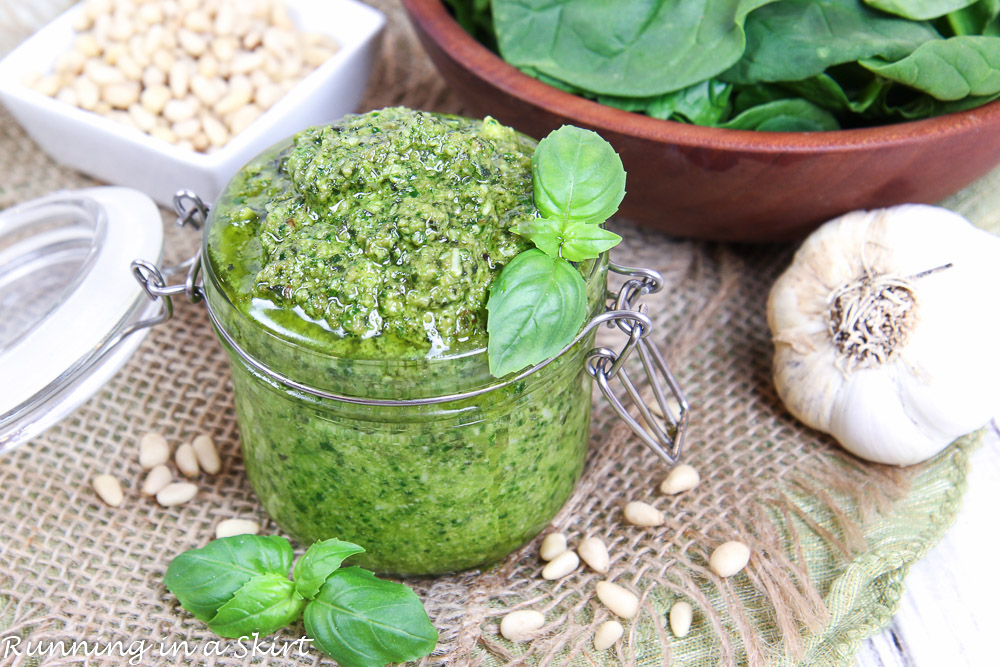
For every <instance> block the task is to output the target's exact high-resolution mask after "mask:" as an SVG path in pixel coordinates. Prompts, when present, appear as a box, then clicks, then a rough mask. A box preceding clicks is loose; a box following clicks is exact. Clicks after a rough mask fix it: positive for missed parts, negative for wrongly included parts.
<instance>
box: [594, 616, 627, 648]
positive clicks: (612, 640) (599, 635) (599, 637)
mask: <svg viewBox="0 0 1000 667" xmlns="http://www.w3.org/2000/svg"><path fill="white" fill-rule="evenodd" d="M623 634H625V628H623V627H622V624H621V623H619V622H618V621H604V622H603V623H601V626H600V627H599V628H597V632H595V633H594V650H595V651H606V650H607V649H609V648H611V647H612V646H614V645H615V644H616V643H618V640H619V639H621V638H622V635H623Z"/></svg>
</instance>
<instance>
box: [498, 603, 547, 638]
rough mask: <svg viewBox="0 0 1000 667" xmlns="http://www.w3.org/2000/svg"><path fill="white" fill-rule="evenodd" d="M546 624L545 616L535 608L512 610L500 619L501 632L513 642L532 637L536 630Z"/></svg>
mask: <svg viewBox="0 0 1000 667" xmlns="http://www.w3.org/2000/svg"><path fill="white" fill-rule="evenodd" d="M543 625H545V616H544V615H543V614H542V612H540V611H535V610H534V609H521V610H519V611H512V612H510V613H509V614H507V615H506V616H504V617H503V620H502V621H500V634H501V635H503V636H504V637H506V638H507V639H509V640H510V641H512V642H523V641H528V640H529V639H531V638H532V637H533V636H534V634H535V631H536V630H538V629H539V628H541V627H542V626H543Z"/></svg>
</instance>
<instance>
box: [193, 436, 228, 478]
mask: <svg viewBox="0 0 1000 667" xmlns="http://www.w3.org/2000/svg"><path fill="white" fill-rule="evenodd" d="M191 447H192V449H194V453H195V456H196V457H198V465H200V466H201V469H202V470H204V471H205V472H207V473H208V474H209V475H215V474H217V473H218V472H219V471H220V470H222V460H221V459H219V450H218V449H216V448H215V441H213V440H212V438H211V437H210V436H207V435H199V436H197V437H196V438H195V439H194V442H192V443H191Z"/></svg>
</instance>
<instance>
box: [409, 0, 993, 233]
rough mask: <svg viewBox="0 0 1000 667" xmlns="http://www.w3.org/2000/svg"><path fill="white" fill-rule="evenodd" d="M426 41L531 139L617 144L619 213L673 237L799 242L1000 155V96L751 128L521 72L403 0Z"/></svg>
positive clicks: (934, 197) (472, 91) (431, 10)
mask: <svg viewBox="0 0 1000 667" xmlns="http://www.w3.org/2000/svg"><path fill="white" fill-rule="evenodd" d="M403 5H404V7H405V8H406V11H407V12H408V13H409V15H410V19H411V21H412V22H413V26H414V28H415V29H416V32H417V35H418V37H419V38H420V41H421V42H422V44H423V46H424V48H425V49H426V50H427V53H428V54H429V55H430V57H431V59H432V60H433V61H434V64H435V65H436V66H437V68H438V70H439V71H440V72H441V74H442V76H444V78H445V79H446V80H447V81H448V83H449V84H450V85H451V86H452V87H453V88H454V89H455V90H456V91H457V92H458V93H459V94H460V95H462V96H463V98H464V99H465V101H466V102H467V103H468V104H469V106H471V107H473V109H474V110H475V111H477V112H478V113H479V114H480V115H487V114H488V115H491V116H493V117H494V118H497V119H498V120H500V121H501V122H503V123H506V124H508V125H511V126H513V127H515V128H517V129H518V130H520V131H522V132H524V133H525V134H528V135H531V136H533V137H539V138H540V137H543V136H545V135H546V134H548V133H549V132H550V131H551V130H554V129H556V128H558V127H560V126H561V125H563V124H572V125H578V126H580V127H587V128H590V129H592V130H595V131H596V132H598V133H599V134H600V135H601V136H603V137H604V138H605V139H607V140H608V141H610V142H611V143H612V144H613V145H614V147H615V149H617V151H618V152H619V153H620V154H621V156H622V161H623V162H624V163H625V169H626V170H627V171H628V184H627V188H628V194H627V195H626V197H625V201H624V202H623V203H622V208H621V213H622V214H623V215H624V216H626V217H629V218H631V219H634V220H636V221H638V222H641V223H643V224H645V225H647V226H649V227H651V228H655V229H659V230H662V231H664V232H667V233H669V234H674V235H677V236H687V237H695V238H703V239H716V240H725V241H776V240H791V239H796V238H801V237H802V236H804V235H806V234H807V233H808V232H809V231H811V230H812V229H814V228H815V227H816V226H817V225H818V224H819V223H821V222H823V221H825V220H828V219H830V218H832V217H835V216H837V215H840V214H841V213H845V212H847V211H851V210H854V209H861V208H877V207H880V206H890V205H893V204H900V203H903V202H924V203H933V202H936V201H939V200H940V199H942V198H944V197H946V196H947V195H950V194H952V193H953V192H955V191H957V190H959V189H960V188H962V187H964V186H966V185H968V184H969V183H971V182H972V181H974V180H976V179H977V178H979V177H980V176H982V175H984V174H985V173H986V172H987V171H989V170H990V169H991V168H992V167H993V166H994V165H996V164H997V163H998V162H1000V101H997V102H992V103H990V104H987V105H985V106H982V107H979V108H977V109H972V110H970V111H963V112H959V113H953V114H948V115H945V116H939V117H937V118H930V119H926V120H919V121H911V122H906V123H897V124H895V125H886V126H883V127H873V128H865V129H857V130H838V131H835V132H787V133H786V132H751V131H744V130H722V129H718V128H711V127H699V126H696V125H686V124H683V123H676V122H672V121H665V120H657V119H655V118H650V117H648V116H644V115H640V114H634V113H629V112H626V111H621V110H619V109H613V108H611V107H607V106H604V105H601V104H597V103H596V102H591V101H590V100H586V99H584V98H582V97H577V96H576V95H570V94H569V93H565V92H563V91H561V90H558V89H556V88H553V87H551V86H549V85H546V84H544V83H542V82H540V81H537V80H535V79H533V78H531V77H529V76H527V75H526V74H522V73H521V72H520V71H518V70H517V69H515V68H514V67H512V66H510V65H508V64H507V63H505V62H504V61H503V60H501V59H500V58H499V57H498V56H497V55H496V54H494V53H493V52H491V51H490V50H489V49H487V48H486V47H484V46H483V45H481V44H479V43H478V42H476V41H475V40H474V39H473V38H472V37H471V36H470V35H469V34H468V33H466V32H465V30H463V29H462V27H461V26H460V25H459V24H458V23H456V22H455V20H454V19H453V18H452V17H451V15H450V14H449V13H448V10H447V9H446V8H445V6H444V5H443V4H442V3H441V1H440V0H403Z"/></svg>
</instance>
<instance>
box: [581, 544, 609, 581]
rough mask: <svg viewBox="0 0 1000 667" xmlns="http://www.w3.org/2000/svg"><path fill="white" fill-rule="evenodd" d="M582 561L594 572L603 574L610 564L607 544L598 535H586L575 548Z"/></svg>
mask: <svg viewBox="0 0 1000 667" xmlns="http://www.w3.org/2000/svg"><path fill="white" fill-rule="evenodd" d="M576 551H577V553H578V554H580V558H582V559H583V562H584V563H586V564H587V565H589V566H590V569H592V570H593V571H594V572H600V573H601V574H604V573H606V572H607V571H608V567H610V565H611V558H610V557H609V556H608V546H607V545H606V544H604V540H602V539H601V538H599V537H588V538H587V539H585V540H584V541H582V542H580V546H578V547H577V548H576Z"/></svg>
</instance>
